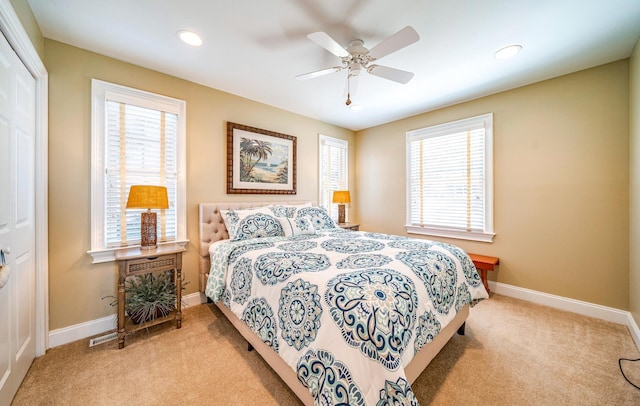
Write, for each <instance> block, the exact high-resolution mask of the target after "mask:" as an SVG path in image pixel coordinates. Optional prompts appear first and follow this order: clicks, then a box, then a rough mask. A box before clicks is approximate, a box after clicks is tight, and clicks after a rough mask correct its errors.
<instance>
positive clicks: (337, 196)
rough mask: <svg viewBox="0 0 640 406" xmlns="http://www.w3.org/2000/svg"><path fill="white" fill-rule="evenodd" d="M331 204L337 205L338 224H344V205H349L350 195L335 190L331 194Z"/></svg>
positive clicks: (344, 191)
mask: <svg viewBox="0 0 640 406" xmlns="http://www.w3.org/2000/svg"><path fill="white" fill-rule="evenodd" d="M332 202H333V203H338V223H340V224H342V223H344V205H345V203H351V195H349V191H348V190H335V191H334V192H333V199H332Z"/></svg>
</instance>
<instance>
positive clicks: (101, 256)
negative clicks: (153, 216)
mask: <svg viewBox="0 0 640 406" xmlns="http://www.w3.org/2000/svg"><path fill="white" fill-rule="evenodd" d="M188 243H189V240H178V241H167V242H161V243H158V245H164V244H178V245H179V246H181V247H183V248H184V247H186V246H187V244H188ZM135 247H139V245H131V246H129V247H115V248H107V249H101V250H91V251H87V254H89V255H91V257H92V258H93V261H92V262H91V263H92V264H100V263H102V262H112V261H115V260H116V256H115V252H116V251H118V250H120V249H122V248H135Z"/></svg>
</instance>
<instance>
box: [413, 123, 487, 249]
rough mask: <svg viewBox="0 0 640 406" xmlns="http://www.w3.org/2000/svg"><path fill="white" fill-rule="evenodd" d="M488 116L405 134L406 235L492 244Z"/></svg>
mask: <svg viewBox="0 0 640 406" xmlns="http://www.w3.org/2000/svg"><path fill="white" fill-rule="evenodd" d="M492 120H493V117H492V115H491V114H487V115H483V116H479V117H473V118H470V119H465V120H460V121H456V122H452V123H447V124H441V125H437V126H433V127H427V128H423V129H419V130H415V131H411V132H409V133H407V194H408V196H407V231H408V232H413V233H420V234H428V235H436V236H443V237H452V238H465V239H473V240H480V241H491V239H492V238H493V207H492V206H493V192H492V183H493V182H492V177H493V170H492V152H491V149H492V147H491V146H492V137H493V134H492V127H493V124H492Z"/></svg>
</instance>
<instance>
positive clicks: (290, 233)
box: [278, 217, 316, 237]
mask: <svg viewBox="0 0 640 406" xmlns="http://www.w3.org/2000/svg"><path fill="white" fill-rule="evenodd" d="M278 220H280V225H281V226H282V230H283V231H284V236H285V237H295V236H296V235H301V234H315V233H316V229H315V228H314V227H313V223H312V222H311V219H310V218H309V217H298V218H295V219H292V218H289V217H278Z"/></svg>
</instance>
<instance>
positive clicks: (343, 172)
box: [319, 135, 349, 220]
mask: <svg viewBox="0 0 640 406" xmlns="http://www.w3.org/2000/svg"><path fill="white" fill-rule="evenodd" d="M319 149H320V173H319V178H320V182H319V183H320V202H319V203H320V206H322V207H324V208H326V209H327V211H328V212H329V214H330V215H331V217H332V218H333V219H335V220H337V218H338V205H337V204H333V203H331V199H332V196H333V191H334V190H348V189H349V187H348V186H349V185H348V179H349V162H348V159H349V143H348V142H347V141H345V140H341V139H339V138H334V137H329V136H326V135H320V148H319Z"/></svg>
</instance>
